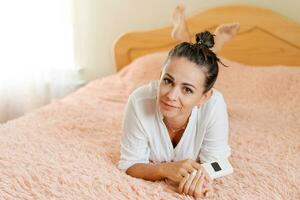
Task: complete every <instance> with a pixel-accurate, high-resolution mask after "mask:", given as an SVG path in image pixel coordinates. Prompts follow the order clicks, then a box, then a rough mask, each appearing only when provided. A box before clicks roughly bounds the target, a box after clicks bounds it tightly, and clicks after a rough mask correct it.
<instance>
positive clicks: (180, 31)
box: [171, 5, 191, 42]
mask: <svg viewBox="0 0 300 200" xmlns="http://www.w3.org/2000/svg"><path fill="white" fill-rule="evenodd" d="M184 9H185V8H184V6H183V5H178V6H177V7H176V8H175V9H174V11H173V15H172V22H173V30H172V33H171V36H172V38H174V39H176V40H179V41H180V42H191V39H190V35H191V34H190V32H189V29H188V27H187V25H186V22H185V14H184Z"/></svg>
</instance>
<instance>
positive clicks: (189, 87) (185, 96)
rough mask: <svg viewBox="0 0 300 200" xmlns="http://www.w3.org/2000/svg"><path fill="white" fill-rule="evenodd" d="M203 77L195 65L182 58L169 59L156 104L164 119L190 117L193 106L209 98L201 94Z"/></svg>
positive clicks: (163, 73) (163, 72)
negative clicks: (157, 103)
mask: <svg viewBox="0 0 300 200" xmlns="http://www.w3.org/2000/svg"><path fill="white" fill-rule="evenodd" d="M204 81H205V75H204V73H203V72H202V70H201V69H200V67H199V66H197V65H196V64H195V63H193V62H191V61H189V60H188V59H187V58H184V57H173V58H170V59H169V60H168V61H167V63H166V66H165V67H164V69H163V71H162V74H161V78H160V84H159V91H158V102H159V107H160V111H161V112H162V114H163V116H164V117H167V118H176V117H180V116H188V115H190V113H191V111H192V109H193V107H194V106H200V105H202V104H203V103H204V102H205V101H206V100H208V98H209V97H210V96H211V91H209V92H207V93H205V94H203V91H204Z"/></svg>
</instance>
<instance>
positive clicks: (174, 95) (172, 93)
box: [167, 87, 178, 101]
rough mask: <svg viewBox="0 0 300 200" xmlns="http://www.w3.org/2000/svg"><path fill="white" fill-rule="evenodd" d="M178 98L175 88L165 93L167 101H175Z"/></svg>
mask: <svg viewBox="0 0 300 200" xmlns="http://www.w3.org/2000/svg"><path fill="white" fill-rule="evenodd" d="M177 98H178V90H177V89H176V87H173V88H172V89H170V90H169V92H168V93H167V99H168V100H169V101H176V100H177Z"/></svg>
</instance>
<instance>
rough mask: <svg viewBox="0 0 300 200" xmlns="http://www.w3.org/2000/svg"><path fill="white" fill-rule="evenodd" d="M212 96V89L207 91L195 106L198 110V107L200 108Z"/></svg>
mask: <svg viewBox="0 0 300 200" xmlns="http://www.w3.org/2000/svg"><path fill="white" fill-rule="evenodd" d="M212 94H213V91H212V89H210V90H209V91H207V92H206V93H205V94H204V95H203V96H202V97H201V99H200V101H199V102H198V104H197V107H198V108H199V107H200V106H202V105H203V104H204V103H205V102H206V101H207V100H208V99H209V98H210V97H211V96H212Z"/></svg>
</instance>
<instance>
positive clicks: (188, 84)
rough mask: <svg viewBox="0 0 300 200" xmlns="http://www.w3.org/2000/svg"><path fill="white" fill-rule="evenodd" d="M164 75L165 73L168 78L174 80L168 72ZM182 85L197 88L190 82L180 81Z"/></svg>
mask: <svg viewBox="0 0 300 200" xmlns="http://www.w3.org/2000/svg"><path fill="white" fill-rule="evenodd" d="M166 75H167V76H168V77H169V78H170V79H172V81H174V80H175V79H174V77H173V76H171V75H170V74H168V73H166ZM182 85H187V86H191V87H193V88H195V89H196V90H197V88H196V87H195V86H194V85H192V84H190V83H182Z"/></svg>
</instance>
